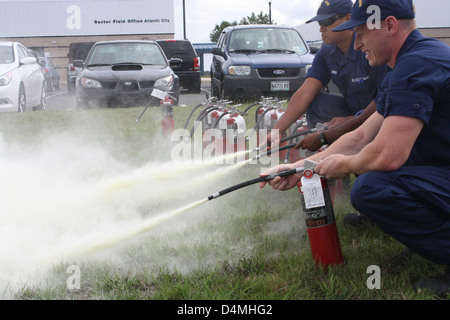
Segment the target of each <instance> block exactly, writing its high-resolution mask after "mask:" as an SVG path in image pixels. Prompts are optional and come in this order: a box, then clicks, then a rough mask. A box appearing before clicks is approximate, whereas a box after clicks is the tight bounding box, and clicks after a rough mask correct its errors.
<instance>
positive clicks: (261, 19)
mask: <svg viewBox="0 0 450 320" xmlns="http://www.w3.org/2000/svg"><path fill="white" fill-rule="evenodd" d="M239 24H270V19H269V15H267V14H263V12H262V11H261V12H260V13H259V14H258V15H255V13H254V12H252V15H251V16H248V17H245V18H242V20H241V22H239Z"/></svg>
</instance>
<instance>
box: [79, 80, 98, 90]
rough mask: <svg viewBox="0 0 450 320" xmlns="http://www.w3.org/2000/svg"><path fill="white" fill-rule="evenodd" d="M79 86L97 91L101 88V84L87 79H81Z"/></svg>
mask: <svg viewBox="0 0 450 320" xmlns="http://www.w3.org/2000/svg"><path fill="white" fill-rule="evenodd" d="M81 85H82V86H83V87H85V88H88V89H92V88H95V89H99V88H102V84H101V83H100V82H98V81H97V80H93V79H89V78H81Z"/></svg>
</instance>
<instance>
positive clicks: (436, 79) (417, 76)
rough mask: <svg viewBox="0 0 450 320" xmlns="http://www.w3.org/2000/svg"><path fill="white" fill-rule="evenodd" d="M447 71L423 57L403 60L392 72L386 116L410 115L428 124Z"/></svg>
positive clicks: (387, 94)
mask: <svg viewBox="0 0 450 320" xmlns="http://www.w3.org/2000/svg"><path fill="white" fill-rule="evenodd" d="M445 77H446V74H445V73H444V72H442V71H441V70H440V69H439V68H437V67H436V66H435V65H433V64H432V63H430V62H428V61H427V60H425V59H424V58H422V57H417V56H410V57H405V58H403V59H402V61H401V63H400V62H399V61H397V65H396V67H395V69H394V71H393V72H392V74H391V79H390V81H389V89H388V91H387V93H386V101H385V107H384V116H385V117H387V116H394V115H397V116H408V117H413V118H419V119H421V120H423V121H424V122H425V123H428V122H429V120H430V117H431V114H432V113H433V105H434V100H435V99H436V96H437V95H438V91H437V90H438V88H440V86H441V84H442V83H444V82H445V81H446V79H444V78H445Z"/></svg>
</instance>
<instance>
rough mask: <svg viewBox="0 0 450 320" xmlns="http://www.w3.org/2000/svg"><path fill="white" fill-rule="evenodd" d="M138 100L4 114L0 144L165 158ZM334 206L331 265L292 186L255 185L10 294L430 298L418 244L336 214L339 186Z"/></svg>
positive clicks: (128, 161) (430, 268)
mask: <svg viewBox="0 0 450 320" xmlns="http://www.w3.org/2000/svg"><path fill="white" fill-rule="evenodd" d="M245 107H246V106H243V107H242V108H245ZM192 109H193V107H186V108H182V107H177V108H176V110H175V119H176V127H177V128H181V127H183V126H184V123H185V121H186V119H187V117H188V115H189V112H190V111H191V110H192ZM141 111H142V109H140V108H130V109H114V110H77V111H67V112H66V111H61V112H59V111H58V112H56V111H55V112H34V113H23V114H17V113H10V114H1V115H0V133H1V134H0V142H1V143H0V146H3V149H5V147H4V146H7V148H6V149H8V150H9V149H12V150H26V151H27V154H33V152H36V153H38V152H39V150H41V149H42V147H43V145H46V144H47V143H48V141H53V140H54V139H59V140H61V141H63V142H64V141H67V143H68V144H70V143H73V142H74V141H81V142H84V143H85V144H86V145H87V146H90V147H92V146H94V147H96V148H98V149H101V150H104V151H105V152H106V153H107V154H108V156H109V157H111V158H113V159H115V161H117V162H118V163H121V164H124V165H126V166H127V167H129V168H133V169H139V168H141V167H143V166H145V165H147V164H148V163H151V162H153V161H166V160H167V159H170V158H169V156H170V144H169V147H168V148H167V144H163V146H161V144H159V143H157V141H160V140H161V139H162V137H161V136H160V122H159V115H160V114H159V109H157V108H151V109H148V111H147V113H146V114H145V115H144V117H143V119H142V121H141V122H140V123H138V124H136V123H135V120H136V119H137V117H138V116H139V115H140V113H141ZM196 115H197V114H196ZM252 118H253V117H252V116H250V117H248V119H247V120H249V122H248V127H249V128H250V127H252V126H253V125H254V120H253V122H252ZM1 149H2V148H0V150H1ZM57 152H58V151H57V150H55V153H57ZM81 152H82V151H81V150H80V153H81ZM1 154H2V156H8V154H6V153H5V152H2V153H1ZM3 169H4V168H3ZM208 170H211V169H208ZM88 171H89V170H88ZM259 171H260V167H259V166H257V165H251V166H247V167H243V168H240V169H238V170H236V171H235V172H233V173H232V174H229V175H228V176H225V177H219V178H217V179H215V180H214V181H209V182H205V183H204V186H202V187H201V188H199V189H200V190H199V191H198V192H195V193H194V192H193V190H189V189H187V190H185V191H184V194H174V196H173V199H176V198H177V197H179V198H180V199H181V200H180V201H185V200H186V199H185V198H187V199H189V200H198V198H197V197H200V196H199V195H198V194H203V195H204V196H205V197H207V196H208V195H210V194H211V193H212V192H213V191H219V190H221V189H222V188H224V187H227V186H230V185H233V184H235V183H238V182H241V181H244V180H247V179H251V178H254V177H256V176H257V175H258V173H259ZM93 172H94V171H93ZM94 174H95V172H94ZM182 177H183V175H180V177H179V178H175V179H174V181H173V183H174V184H177V183H180V182H181V181H177V179H182ZM90 178H91V179H95V177H94V178H93V177H92V176H91V177H90ZM149 192H153V191H152V190H149ZM167 192H171V190H167ZM57 196H58V195H57V194H55V197H57ZM67 205H68V206H70V205H71V204H67ZM152 205H153V206H162V207H164V205H166V204H165V203H164V201H163V200H161V202H160V203H151V204H145V205H143V206H142V211H143V212H144V211H145V210H150V209H149V208H147V207H146V206H152ZM146 208H147V209H146ZM334 208H335V215H336V217H337V226H338V231H339V236H340V241H341V246H342V250H343V254H344V258H345V264H343V265H340V266H337V267H332V268H329V270H328V272H324V270H323V268H321V267H317V266H316V265H315V263H314V261H313V259H312V257H311V252H310V247H309V243H308V238H307V235H306V229H305V222H304V218H303V213H302V212H301V210H300V200H299V195H298V192H297V191H296V190H291V191H289V192H286V193H280V192H275V191H273V190H271V189H269V188H265V189H263V190H259V189H258V187H257V186H252V187H247V188H245V189H242V190H240V191H238V192H235V193H232V194H229V195H226V196H224V197H222V198H219V199H216V200H214V201H211V202H208V203H206V204H204V205H202V206H200V207H198V208H195V209H193V210H192V211H190V212H186V213H185V214H183V215H182V216H180V217H177V218H174V221H169V222H167V223H165V224H164V225H161V226H160V227H159V228H157V229H156V230H153V231H150V232H148V233H146V234H144V235H141V236H140V237H138V238H137V239H134V240H133V241H131V242H128V243H126V244H124V245H122V246H119V247H117V248H113V249H112V250H111V251H108V252H107V253H106V254H104V255H99V256H95V257H94V259H82V260H76V261H70V260H68V261H61V262H60V263H57V264H55V265H54V266H53V268H52V269H51V270H49V271H48V272H46V273H45V274H44V275H43V280H41V281H40V282H37V283H33V282H26V283H21V284H20V285H19V288H15V290H14V292H13V298H14V299H36V300H41V299H45V300H47V299H75V300H85V299H108V300H110V299H111V300H125V299H126V300H141V299H149V300H184V299H186V300H253V299H255V300H422V299H424V300H428V299H437V297H434V296H433V295H431V294H429V293H425V292H421V293H417V292H415V291H414V290H413V284H414V283H415V282H416V281H417V280H419V279H421V278H423V277H427V276H429V275H434V274H436V273H439V272H440V271H441V270H442V268H441V267H440V266H436V265H433V264H431V263H429V262H428V261H426V260H424V259H422V258H420V257H418V256H412V257H402V256H401V253H402V250H403V248H404V247H403V246H402V245H401V244H399V243H398V242H397V241H395V240H393V239H392V238H390V237H389V236H387V235H385V234H384V233H383V232H381V231H380V230H379V229H378V228H377V227H375V226H363V227H349V226H344V225H343V224H342V219H343V217H344V215H345V214H346V213H347V212H350V211H353V208H352V207H351V205H350V204H349V199H348V197H347V196H345V195H340V196H338V197H337V199H336V202H335V206H334ZM143 215H144V213H143ZM71 264H76V265H78V266H79V267H80V270H81V272H82V273H81V288H80V289H79V290H69V289H68V287H67V285H66V280H67V278H68V276H69V275H68V274H67V272H66V270H67V268H68V266H69V265H71ZM371 265H376V266H379V267H380V269H381V285H382V286H381V289H379V290H369V289H368V288H367V285H366V281H367V279H368V278H369V276H370V274H367V268H368V267H369V266H371Z"/></svg>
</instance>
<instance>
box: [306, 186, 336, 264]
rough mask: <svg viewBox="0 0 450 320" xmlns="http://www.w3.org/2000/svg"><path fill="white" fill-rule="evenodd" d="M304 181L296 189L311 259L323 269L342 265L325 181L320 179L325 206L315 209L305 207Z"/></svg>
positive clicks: (331, 206) (334, 221)
mask: <svg viewBox="0 0 450 320" xmlns="http://www.w3.org/2000/svg"><path fill="white" fill-rule="evenodd" d="M304 179H305V178H303V179H302V181H301V182H300V183H299V184H298V189H299V191H300V198H301V203H302V209H303V212H304V214H305V222H306V228H307V233H308V239H309V243H310V246H311V253H312V256H313V259H314V261H315V262H316V264H317V265H322V266H324V267H325V268H326V267H328V266H330V265H338V264H342V263H343V262H344V258H343V254H342V249H341V244H340V241H339V235H338V230H337V226H336V219H335V215H334V210H333V204H332V201H331V196H330V190H329V187H328V182H327V179H326V178H320V183H321V187H322V190H323V199H324V203H325V205H324V206H320V207H315V208H308V206H307V203H306V202H307V201H306V200H305V194H304V189H303V184H304V183H305V180H304ZM306 179H308V178H306Z"/></svg>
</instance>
